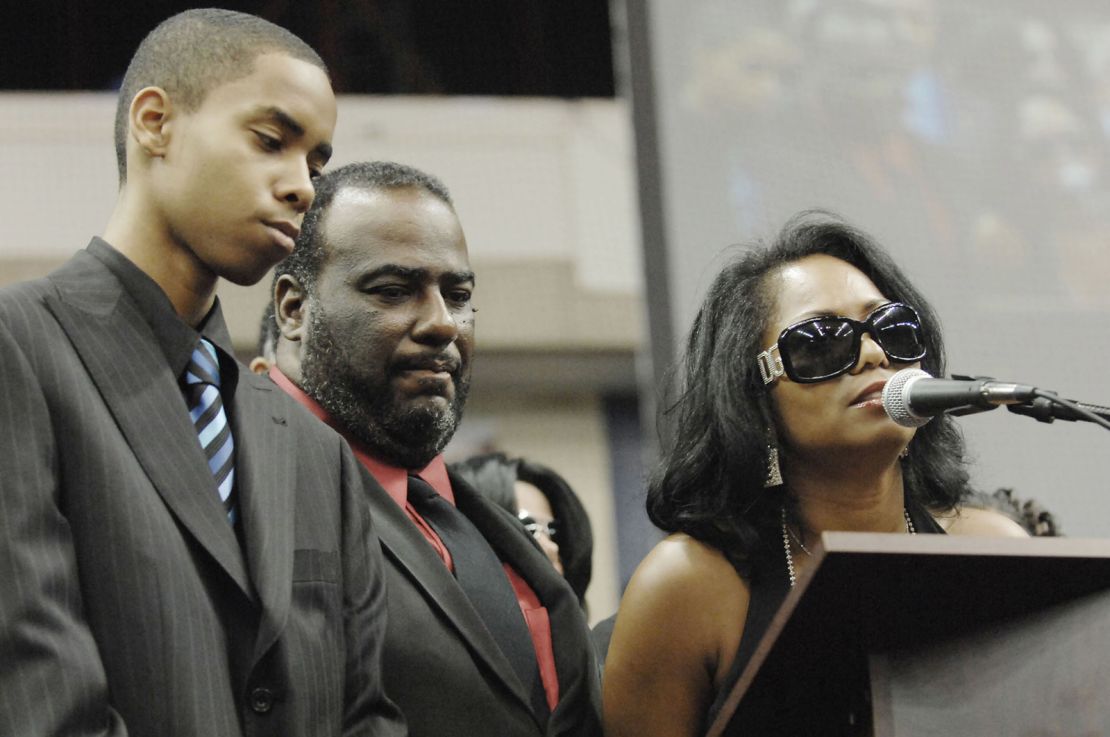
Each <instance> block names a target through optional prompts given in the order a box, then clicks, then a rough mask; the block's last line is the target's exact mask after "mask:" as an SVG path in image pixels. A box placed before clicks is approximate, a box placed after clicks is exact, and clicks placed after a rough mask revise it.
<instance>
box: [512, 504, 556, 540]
mask: <svg viewBox="0 0 1110 737" xmlns="http://www.w3.org/2000/svg"><path fill="white" fill-rule="evenodd" d="M517 519H519V520H520V523H521V524H522V525H524V529H526V530H528V534H530V535H531V536H532V537H535V536H536V535H541V534H543V535H547V536H548V537H549V538H550V539H552V540H554V539H555V520H551V521H550V522H548V523H547V524H546V525H541V524H540V523H539V522H537V521H536V518H535V517H533V516H532V515H531V514H529V513H528V512H527V511H525V510H523V509H522V510H520V513H519V514H518V515H517Z"/></svg>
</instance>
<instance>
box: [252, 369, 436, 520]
mask: <svg viewBox="0 0 1110 737" xmlns="http://www.w3.org/2000/svg"><path fill="white" fill-rule="evenodd" d="M269 376H270V379H271V380H272V381H273V382H274V383H275V384H277V385H278V386H279V387H281V389H282V390H283V391H284V392H285V393H286V394H288V395H289V396H290V397H292V398H293V399H294V400H296V401H297V403H298V404H300V405H301V406H303V407H304V408H305V409H307V410H308V411H309V412H311V413H312V414H314V415H316V417H318V418H319V419H321V420H323V421H324V422H325V423H327V425H328V426H329V427H331V428H332V429H333V430H335V431H336V432H337V433H339V434H340V435H342V436H343V439H344V440H346V441H347V443H348V444H349V445H350V446H351V450H352V451H354V454H355V458H357V459H358V460H359V463H361V464H362V465H363V466H365V467H366V470H367V471H369V472H370V473H371V474H372V475H373V476H374V478H375V479H377V480H378V483H379V484H381V485H382V488H384V489H385V491H386V493H387V494H389V496H390V497H392V498H393V501H395V502H397V504H398V505H399V506H400V507H401V508H402V509H403V508H404V506H405V499H406V497H407V496H408V484H409V481H408V475H409V471H408V469H404V468H400V467H398V466H392V465H390V464H388V463H385V462H383V461H381V460H378V459H377V458H375V457H374V456H372V455H371V454H370V450H369V449H368V448H367V447H366V446H365V445H364V444H363V443H362V442H360V441H359V440H357V439H356V438H353V437H351V436H350V435H348V434H347V433H346V432H344V430H343V427H342V426H341V425H339V423H338V422H336V421H335V420H334V419H333V418H332V416H331V415H329V414H328V411H327V410H326V409H324V408H323V407H321V406H320V404H319V403H318V402H317V401H316V400H315V399H313V398H312V397H310V396H308V395H307V394H305V393H304V391H303V390H302V389H301V388H300V387H299V386H297V385H296V384H294V383H293V382H292V381H291V380H290V379H289V377H288V376H286V375H285V374H283V373H282V372H281V370H280V369H278V367H277V366H273V367H271V368H270V374H269ZM416 475H417V476H419V477H420V478H422V479H424V480H425V481H427V482H428V483H429V484H431V486H432V488H433V489H435V490H436V491H437V492H439V495H440V496H442V497H443V498H444V499H446V500H447V501H448V502H450V503H451V504H452V505H453V504H454V503H455V492H454V491H452V489H451V481H450V479H448V478H447V464H446V463H444V461H443V455H442V454H440V455H437V456H436V457H435V458H433V459H432V462H431V463H429V464H428V465H427V466H425V467H424V468H422V469H421V470H419V471H417V472H416Z"/></svg>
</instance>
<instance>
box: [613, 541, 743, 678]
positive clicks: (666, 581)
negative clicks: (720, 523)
mask: <svg viewBox="0 0 1110 737" xmlns="http://www.w3.org/2000/svg"><path fill="white" fill-rule="evenodd" d="M749 599H750V587H749V585H748V582H747V581H746V580H744V579H743V578H741V577H740V575H739V574H738V573H737V572H736V569H735V568H734V567H733V566H732V564H731V563H729V561H728V559H727V558H726V557H725V556H724V555H723V554H722V553H721V551H720V550H717V549H716V548H714V547H712V546H711V545H707V544H706V543H704V542H701V541H699V540H696V539H694V538H692V537H690V536H689V535H686V534H682V533H676V534H672V535H669V536H667V537H666V538H664V539H663V540H662V541H660V542H659V543H658V544H657V545H656V546H655V548H653V549H652V551H651V552H650V553H649V554H648V555H647V556H646V557H645V558H644V560H643V561H642V562H641V563H640V565H639V567H638V568H637V569H636V572H635V574H634V575H633V576H632V580H631V581H629V584H628V588H627V589H626V590H625V594H624V598H623V599H622V601H621V612H620V615H621V616H622V617H624V618H625V619H626V623H627V624H632V622H637V623H642V625H645V626H650V627H652V628H658V631H660V632H668V631H669V632H670V634H669V635H667V636H670V637H674V636H676V634H678V633H681V635H679V636H680V637H681V638H683V639H689V640H695V641H698V642H697V649H699V650H702V651H703V652H705V651H711V652H712V653H713V654H714V657H730V656H731V655H732V652H733V650H734V647H735V645H736V644H737V643H738V638H739V633H740V631H741V630H742V627H743V622H744V618H745V616H746V615H747V611H748V603H749ZM628 620H631V621H628ZM690 644H693V643H690V642H687V645H690Z"/></svg>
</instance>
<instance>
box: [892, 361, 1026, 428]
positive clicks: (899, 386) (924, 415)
mask: <svg viewBox="0 0 1110 737" xmlns="http://www.w3.org/2000/svg"><path fill="white" fill-rule="evenodd" d="M1036 391H1037V388H1036V387H1033V386H1028V385H1025V384H1013V383H1010V382H1005V381H995V380H994V379H990V378H984V377H980V378H966V377H961V378H953V379H934V378H933V377H932V376H930V375H929V374H928V373H927V372H925V371H922V370H921V369H915V368H908V369H902V370H901V371H899V372H898V373H896V374H894V376H892V377H890V381H888V382H887V383H886V386H884V387H883V409H884V410H886V413H887V415H889V416H890V419H892V420H894V421H895V422H897V423H898V424H899V425H902V426H904V427H920V426H922V425H924V424H925V423H926V422H928V421H929V420H931V419H933V417H935V416H936V415H942V414H949V415H969V414H973V413H975V412H986V411H988V410H992V409H994V408H995V407H998V406H999V405H1002V404H1023V403H1025V402H1029V401H1031V400H1033V399H1034V398H1035V396H1036V394H1035V393H1036Z"/></svg>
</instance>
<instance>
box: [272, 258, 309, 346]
mask: <svg viewBox="0 0 1110 737" xmlns="http://www.w3.org/2000/svg"><path fill="white" fill-rule="evenodd" d="M274 319H276V320H277V324H278V331H279V332H280V333H281V337H283V338H285V339H286V340H298V341H299V340H303V339H304V332H305V325H306V323H307V321H308V295H307V294H306V293H305V290H304V287H302V286H301V283H300V282H299V281H297V279H296V277H294V276H293V275H292V274H282V275H281V276H279V277H278V279H277V281H276V282H275V283H274Z"/></svg>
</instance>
